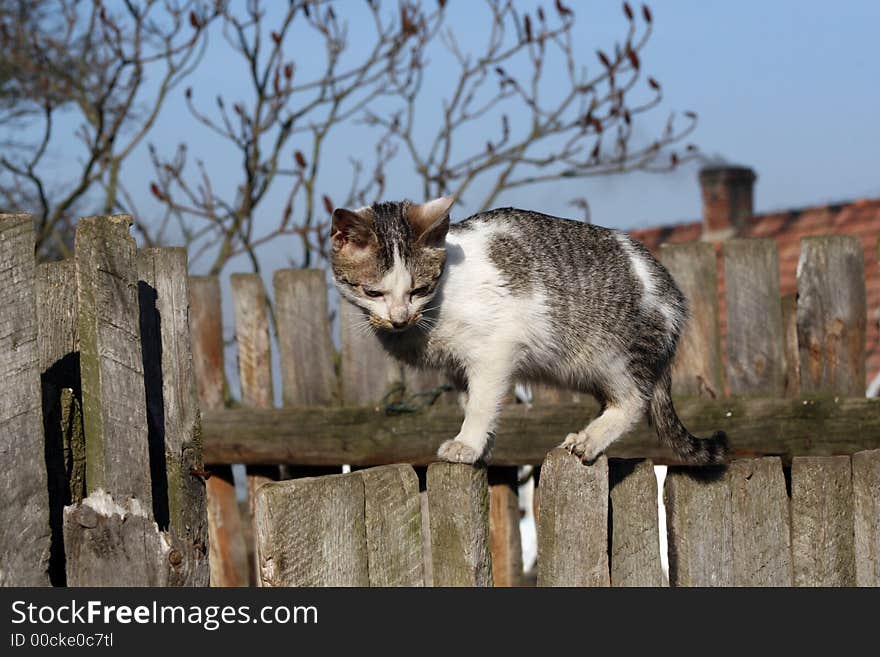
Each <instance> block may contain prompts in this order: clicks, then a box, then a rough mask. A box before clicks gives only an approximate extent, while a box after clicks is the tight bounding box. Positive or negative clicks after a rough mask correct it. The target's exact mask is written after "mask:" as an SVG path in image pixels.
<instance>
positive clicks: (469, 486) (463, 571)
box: [428, 463, 492, 586]
mask: <svg viewBox="0 0 880 657" xmlns="http://www.w3.org/2000/svg"><path fill="white" fill-rule="evenodd" d="M428 505H429V508H430V511H429V516H430V522H431V558H432V565H433V577H434V586H492V557H491V553H490V551H489V486H488V477H487V473H486V469H485V468H481V467H474V466H471V465H465V464H461V463H433V464H431V465H430V466H429V467H428Z"/></svg>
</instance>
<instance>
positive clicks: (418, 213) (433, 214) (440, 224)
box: [407, 196, 455, 247]
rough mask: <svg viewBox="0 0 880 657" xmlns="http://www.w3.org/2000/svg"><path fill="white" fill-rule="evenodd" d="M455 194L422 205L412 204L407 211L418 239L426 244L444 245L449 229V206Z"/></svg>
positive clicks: (453, 200) (420, 242)
mask: <svg viewBox="0 0 880 657" xmlns="http://www.w3.org/2000/svg"><path fill="white" fill-rule="evenodd" d="M454 202H455V197H454V196H441V197H440V198H435V199H434V200H433V201H428V202H427V203H422V204H421V205H411V206H410V208H409V211H408V212H407V218H408V219H409V223H410V226H412V229H413V234H414V235H415V236H416V241H417V242H418V243H419V244H422V245H424V246H434V247H438V246H443V242H444V240H446V233H447V231H449V208H451V207H452V204H453V203H454Z"/></svg>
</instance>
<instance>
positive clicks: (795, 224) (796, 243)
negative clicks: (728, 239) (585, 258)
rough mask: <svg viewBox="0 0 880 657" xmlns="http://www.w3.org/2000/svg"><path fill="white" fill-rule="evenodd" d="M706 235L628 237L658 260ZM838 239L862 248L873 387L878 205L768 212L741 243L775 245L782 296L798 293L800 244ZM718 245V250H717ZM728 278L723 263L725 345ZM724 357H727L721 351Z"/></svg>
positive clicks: (877, 346) (879, 274)
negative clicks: (668, 248)
mask: <svg viewBox="0 0 880 657" xmlns="http://www.w3.org/2000/svg"><path fill="white" fill-rule="evenodd" d="M702 232H703V224H702V222H700V221H697V222H693V223H683V224H677V225H674V226H661V227H657V228H645V229H640V230H631V231H630V234H631V235H632V236H633V237H635V238H636V239H638V240H640V241H641V242H642V243H644V245H645V246H646V247H648V249H649V250H650V251H651V252H652V253H654V254H657V252H658V250H659V248H660V245H661V244H663V243H672V244H678V243H682V242H692V241H696V240H699V239H700V237H701V235H702ZM829 233H836V234H842V235H853V236H855V237H857V238H859V240H860V241H861V243H862V248H863V249H864V253H865V291H866V295H867V305H868V317H867V319H868V322H867V337H866V345H865V347H866V352H867V362H866V368H865V369H866V374H867V383H870V382H871V381H872V380H873V379H874V378H876V377H877V376H878V374H880V330H878V326H880V267H878V260H877V248H878V247H877V240H878V237H880V199H861V200H858V201H853V202H849V203H840V204H833V205H826V206H816V207H809V208H802V209H798V210H788V211H784V212H770V213H767V214H758V215H755V216H754V217H752V219H751V221H750V223H749V224H748V226H747V227H746V228H745V230H744V231H743V232H742V234H741V235H739V236H740V237H764V238H770V239H774V240H776V244H777V247H778V250H779V286H780V292H781V293H782V294H783V295H785V294H791V293H794V292H796V291H797V273H796V272H797V262H798V257H799V255H800V241H801V238H804V237H808V236H810V235H823V234H829ZM718 248H720V245H718V244H716V249H718ZM723 274H724V272H723V271H722V267H721V262H720V258H719V269H718V281H719V288H718V296H719V312H720V320H719V323H720V325H721V332H722V341H723V339H724V325H725V323H726V322H725V321H724V320H725V313H724V278H723ZM722 353H723V351H722Z"/></svg>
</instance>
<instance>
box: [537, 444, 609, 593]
mask: <svg viewBox="0 0 880 657" xmlns="http://www.w3.org/2000/svg"><path fill="white" fill-rule="evenodd" d="M540 491H541V497H540V501H539V508H538V517H537V533H538V586H609V585H610V575H609V572H608V460H607V459H606V458H605V457H604V456H602V457H600V458H599V459H598V460H597V461H596V462H595V464H593V465H589V466H587V465H584V464H582V463H581V461H580V459H579V458H577V457H576V456H573V455H572V454H569V453H568V452H567V451H565V450H563V449H554V450H553V451H551V452H550V453H549V454H548V455H547V458H546V459H545V461H544V465H543V466H542V467H541V482H540Z"/></svg>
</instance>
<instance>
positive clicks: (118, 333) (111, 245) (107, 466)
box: [76, 215, 152, 508]
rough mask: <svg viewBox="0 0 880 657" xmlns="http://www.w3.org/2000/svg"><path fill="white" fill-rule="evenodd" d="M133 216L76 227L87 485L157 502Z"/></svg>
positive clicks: (91, 221)
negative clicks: (149, 440) (146, 404)
mask: <svg viewBox="0 0 880 657" xmlns="http://www.w3.org/2000/svg"><path fill="white" fill-rule="evenodd" d="M130 225H131V217H129V216H127V215H116V216H112V217H89V218H86V219H81V220H80V221H79V223H78V224H77V228H76V282H77V301H78V304H79V339H80V373H81V377H82V400H83V424H84V427H85V435H86V486H87V488H88V492H89V494H91V493H93V492H94V491H97V490H98V489H102V490H105V491H107V492H109V493H110V494H111V495H112V496H113V497H114V499H116V500H117V501H122V500H125V499H126V498H129V497H134V498H137V499H138V500H140V502H141V504H142V505H143V506H144V507H145V508H151V506H152V501H151V500H152V493H151V484H150V460H149V453H148V446H147V416H146V411H145V409H144V371H143V361H142V356H141V340H140V325H139V313H138V288H137V280H138V279H137V262H136V256H135V254H136V248H135V243H134V239H133V238H132V237H131V236H130V235H129V232H128V229H129V226H130Z"/></svg>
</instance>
